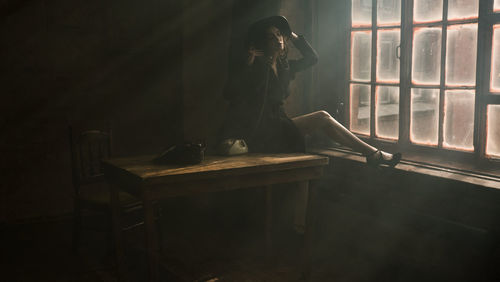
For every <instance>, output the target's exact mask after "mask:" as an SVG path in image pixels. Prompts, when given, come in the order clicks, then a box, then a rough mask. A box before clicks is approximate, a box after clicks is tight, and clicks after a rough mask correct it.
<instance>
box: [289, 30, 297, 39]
mask: <svg viewBox="0 0 500 282" xmlns="http://www.w3.org/2000/svg"><path fill="white" fill-rule="evenodd" d="M290 39H291V40H292V41H295V40H297V39H299V36H298V35H297V34H296V33H295V32H293V31H292V33H291V34H290Z"/></svg>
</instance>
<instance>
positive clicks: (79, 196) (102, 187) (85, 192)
mask: <svg viewBox="0 0 500 282" xmlns="http://www.w3.org/2000/svg"><path fill="white" fill-rule="evenodd" d="M111 137H112V136H111V129H110V128H108V130H107V132H105V131H101V130H86V131H81V133H79V134H77V135H75V132H74V128H73V126H69V143H70V149H71V166H72V174H73V187H74V189H75V201H74V222H73V246H72V247H73V252H77V251H78V247H79V245H80V238H81V233H82V212H84V211H87V212H90V213H93V214H96V213H98V214H102V215H104V216H105V217H106V220H107V224H106V225H107V228H106V231H107V236H106V237H107V241H108V251H110V252H111V251H112V249H113V247H114V246H113V242H112V238H113V236H112V222H111V205H110V191H109V187H108V185H107V183H106V181H105V178H104V174H103V172H102V168H101V160H102V159H104V158H109V157H110V156H111V155H112V138H111ZM119 197H120V206H121V213H122V214H124V215H125V214H127V213H131V212H133V211H136V210H140V209H141V208H142V204H141V202H140V201H139V200H138V199H137V198H135V197H134V196H132V195H130V194H128V193H126V192H120V195H119ZM143 223H144V222H143V221H142V219H141V220H140V221H135V222H133V223H131V224H129V225H127V226H124V227H122V229H123V230H128V229H131V228H133V227H136V226H138V225H141V224H143Z"/></svg>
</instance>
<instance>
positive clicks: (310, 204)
mask: <svg viewBox="0 0 500 282" xmlns="http://www.w3.org/2000/svg"><path fill="white" fill-rule="evenodd" d="M303 185H306V187H307V185H309V182H308V181H307V182H305V183H304V184H303ZM307 199H308V200H307V213H306V226H305V232H304V254H303V275H304V277H305V278H306V279H309V278H310V275H311V266H312V247H313V246H312V241H313V236H314V224H315V221H316V206H315V200H316V188H315V187H314V186H313V185H309V193H308V197H307Z"/></svg>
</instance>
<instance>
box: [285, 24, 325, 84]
mask: <svg viewBox="0 0 500 282" xmlns="http://www.w3.org/2000/svg"><path fill="white" fill-rule="evenodd" d="M290 40H291V41H292V42H293V45H294V46H295V48H297V49H298V50H299V52H300V54H302V58H300V59H298V60H289V64H290V72H291V73H292V75H293V74H295V73H296V72H299V71H302V70H304V69H306V68H308V67H310V66H312V65H314V64H316V63H317V62H318V53H316V51H315V50H314V49H313V47H311V45H310V44H309V42H307V41H306V39H305V38H304V36H302V35H297V34H295V33H294V32H292V35H291V36H290Z"/></svg>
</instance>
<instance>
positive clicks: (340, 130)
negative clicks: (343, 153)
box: [292, 111, 377, 155]
mask: <svg viewBox="0 0 500 282" xmlns="http://www.w3.org/2000/svg"><path fill="white" fill-rule="evenodd" d="M292 121H293V123H294V124H295V126H297V128H298V129H299V131H300V132H301V133H302V134H303V135H306V134H311V133H313V132H314V131H316V130H323V132H324V133H326V135H328V137H330V138H331V139H332V140H333V141H336V142H338V143H340V144H342V145H344V146H347V147H349V148H351V149H353V150H354V151H356V152H360V153H361V154H363V155H370V154H372V153H374V152H376V151H377V148H375V147H373V146H371V145H370V144H368V143H366V142H364V141H363V140H361V139H359V138H358V137H357V136H356V135H354V134H353V133H352V132H350V131H349V130H348V129H347V128H345V127H344V126H343V125H342V124H341V123H340V122H338V121H337V120H335V119H334V118H333V117H332V116H331V115H330V114H329V113H328V112H326V111H318V112H313V113H310V114H306V115H302V116H298V117H295V118H293V119H292Z"/></svg>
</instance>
